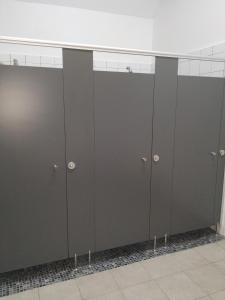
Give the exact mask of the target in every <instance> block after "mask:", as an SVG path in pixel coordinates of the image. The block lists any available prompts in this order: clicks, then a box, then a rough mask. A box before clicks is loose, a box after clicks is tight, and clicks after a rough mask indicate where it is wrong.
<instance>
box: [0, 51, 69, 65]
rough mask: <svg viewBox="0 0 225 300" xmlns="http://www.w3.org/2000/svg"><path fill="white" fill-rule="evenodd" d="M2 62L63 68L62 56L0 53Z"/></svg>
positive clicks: (5, 63) (0, 62)
mask: <svg viewBox="0 0 225 300" xmlns="http://www.w3.org/2000/svg"><path fill="white" fill-rule="evenodd" d="M0 64H3V65H19V66H32V67H45V68H62V66H63V63H62V57H54V56H37V55H23V54H18V53H0Z"/></svg>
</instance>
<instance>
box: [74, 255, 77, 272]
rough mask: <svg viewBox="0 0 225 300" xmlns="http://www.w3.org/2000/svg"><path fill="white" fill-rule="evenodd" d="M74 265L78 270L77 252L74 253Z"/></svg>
mask: <svg viewBox="0 0 225 300" xmlns="http://www.w3.org/2000/svg"><path fill="white" fill-rule="evenodd" d="M74 267H75V271H77V254H76V253H75V254H74Z"/></svg>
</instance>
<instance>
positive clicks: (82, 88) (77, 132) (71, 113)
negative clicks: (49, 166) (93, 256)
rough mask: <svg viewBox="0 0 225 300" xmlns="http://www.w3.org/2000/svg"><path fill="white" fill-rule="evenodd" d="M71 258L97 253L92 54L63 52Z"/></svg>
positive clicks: (89, 52) (90, 52) (88, 52)
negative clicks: (94, 206)
mask: <svg viewBox="0 0 225 300" xmlns="http://www.w3.org/2000/svg"><path fill="white" fill-rule="evenodd" d="M63 70H64V71H63V72H64V102H65V131H66V162H67V201H68V241H69V256H70V257H71V256H74V254H75V253H76V254H78V255H81V254H85V253H88V252H89V250H90V251H94V214H93V213H94V211H93V204H94V123H93V122H94V119H93V117H94V116H93V113H94V107H93V52H92V51H81V50H70V49H64V50H63Z"/></svg>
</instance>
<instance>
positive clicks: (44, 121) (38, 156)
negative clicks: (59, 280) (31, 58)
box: [0, 66, 67, 272]
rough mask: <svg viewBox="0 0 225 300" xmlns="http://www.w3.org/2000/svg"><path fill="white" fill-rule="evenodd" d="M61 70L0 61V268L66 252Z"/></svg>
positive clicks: (35, 262)
mask: <svg viewBox="0 0 225 300" xmlns="http://www.w3.org/2000/svg"><path fill="white" fill-rule="evenodd" d="M63 120H64V118H63V101H62V71H61V70H56V69H44V68H32V67H15V66H0V145H1V146H0V148H1V151H0V165H1V167H0V181H1V188H0V236H1V242H0V272H4V271H9V270H12V269H17V268H24V267H27V266H31V265H38V264H42V263H46V262H49V261H54V260H58V259H62V258H65V257H66V256H67V221H66V215H67V212H66V180H65V178H66V177H65V167H64V165H65V161H64V158H65V143H64V121H63Z"/></svg>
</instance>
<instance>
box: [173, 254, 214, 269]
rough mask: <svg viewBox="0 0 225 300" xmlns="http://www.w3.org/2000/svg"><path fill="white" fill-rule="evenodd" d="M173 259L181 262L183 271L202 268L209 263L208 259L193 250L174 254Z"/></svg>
mask: <svg viewBox="0 0 225 300" xmlns="http://www.w3.org/2000/svg"><path fill="white" fill-rule="evenodd" d="M171 257H173V258H174V259H175V260H176V261H177V262H179V264H180V268H181V269H182V270H188V269H193V268H197V267H201V266H203V265H206V264H208V263H209V262H208V260H207V259H205V258H204V257H203V256H202V255H200V254H199V253H197V252H196V251H194V250H193V249H188V250H184V251H179V252H177V253H173V254H171Z"/></svg>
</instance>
